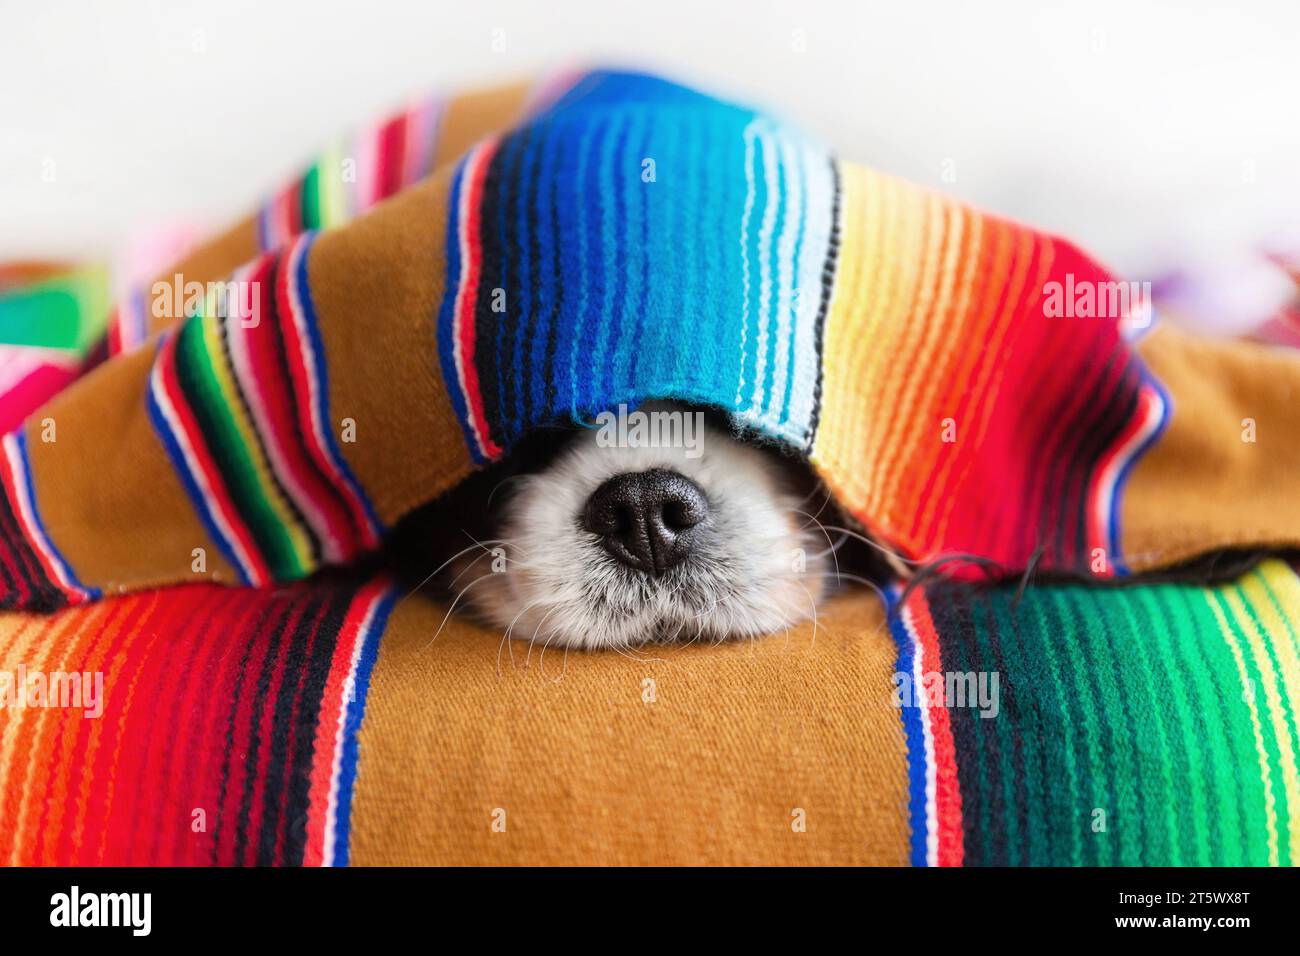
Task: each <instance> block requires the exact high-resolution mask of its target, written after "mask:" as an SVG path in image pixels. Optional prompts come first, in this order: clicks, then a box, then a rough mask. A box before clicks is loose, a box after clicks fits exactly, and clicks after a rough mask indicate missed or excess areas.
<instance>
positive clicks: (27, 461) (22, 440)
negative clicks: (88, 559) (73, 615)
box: [14, 428, 101, 601]
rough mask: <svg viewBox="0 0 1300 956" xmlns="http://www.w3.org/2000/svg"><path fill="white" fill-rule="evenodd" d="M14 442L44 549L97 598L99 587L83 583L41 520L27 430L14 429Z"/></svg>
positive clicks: (70, 578)
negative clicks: (28, 450) (28, 449)
mask: <svg viewBox="0 0 1300 956" xmlns="http://www.w3.org/2000/svg"><path fill="white" fill-rule="evenodd" d="M14 443H15V444H16V445H17V446H18V465H19V467H20V468H22V470H23V485H24V487H25V488H26V489H27V495H26V498H27V510H28V511H29V512H31V516H32V523H33V524H35V525H36V530H37V531H39V532H40V535H41V540H42V541H43V542H44V548H43V550H45V551H46V553H47V554H48V555H49V557H50V559H51V560H52V561H54V562H55V563H56V564H58V566H59V568H60V569H61V570H62V571H63V574H64V576H65V577H66V578H67V579H68V581H69V582H71V586H72V587H74V588H76V589H78V590H80V591H82V592H84V593H85V595H86V596H87V597H88V598H90V599H91V600H92V601H93V600H97V599H98V598H99V597H100V596H101V594H100V590H99V588H90V587H86V585H84V584H82V583H81V581H80V580H78V578H77V576H76V575H75V574H73V572H72V566H71V565H70V564H68V562H67V559H66V558H64V557H63V552H61V551H60V550H59V549H58V547H57V546H56V545H55V544H54V539H53V538H51V537H50V533H49V532H48V531H47V530H46V529H45V522H43V521H41V509H40V507H39V506H38V505H37V503H36V483H35V482H34V481H32V462H31V458H30V457H29V456H28V453H27V432H26V431H25V430H24V429H22V428H18V429H16V430H15V431H14ZM50 583H51V584H53V585H54V586H55V587H60V585H59V583H58V582H57V581H51V582H50Z"/></svg>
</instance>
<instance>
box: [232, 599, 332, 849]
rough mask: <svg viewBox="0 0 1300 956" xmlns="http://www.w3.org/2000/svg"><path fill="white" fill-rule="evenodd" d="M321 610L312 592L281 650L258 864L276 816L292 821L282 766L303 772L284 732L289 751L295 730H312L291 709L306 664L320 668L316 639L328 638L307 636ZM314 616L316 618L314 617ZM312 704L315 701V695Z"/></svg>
mask: <svg viewBox="0 0 1300 956" xmlns="http://www.w3.org/2000/svg"><path fill="white" fill-rule="evenodd" d="M324 610H327V599H326V597H325V596H324V595H319V596H316V595H314V596H313V597H311V598H309V599H308V600H307V601H306V602H305V604H304V606H303V612H302V616H301V617H299V618H298V624H297V626H296V627H295V628H294V630H293V633H292V634H291V635H290V636H289V646H288V650H287V652H286V653H285V654H284V679H283V680H282V681H281V682H280V687H279V690H278V691H277V692H276V695H275V703H274V705H273V707H272V711H271V726H272V735H271V740H270V757H269V759H268V760H267V767H266V774H265V776H264V780H265V783H264V785H263V787H262V820H261V825H260V826H259V827H258V838H257V857H256V859H257V865H258V866H273V865H274V864H275V845H276V843H277V842H278V841H279V836H280V828H281V821H282V820H283V821H284V822H285V824H286V825H287V826H288V827H290V828H294V827H295V820H294V814H293V812H292V808H290V807H288V806H287V803H288V801H287V797H288V793H287V790H288V786H287V784H288V783H289V782H288V781H286V780H285V769H286V767H288V768H290V772H297V773H299V774H301V773H303V769H302V766H301V765H300V764H299V763H298V762H297V761H295V760H292V759H291V755H290V753H289V738H290V736H294V737H295V739H294V742H293V743H294V747H295V754H300V753H301V750H300V749H299V744H300V741H298V740H297V739H296V735H297V734H299V733H308V734H311V735H313V736H314V733H315V726H316V725H315V721H312V723H311V725H310V727H308V728H303V726H302V723H301V715H299V718H298V720H297V721H295V720H294V712H295V709H296V707H297V705H298V702H299V700H300V699H301V695H300V693H299V684H300V683H303V682H305V680H306V677H307V673H308V671H309V670H312V669H317V670H318V669H319V668H320V666H321V662H320V660H319V659H318V658H317V654H318V652H319V648H320V645H322V644H325V643H329V640H328V638H326V639H324V640H321V639H319V637H318V639H317V640H316V641H314V642H313V640H312V636H313V635H318V636H319V635H320V633H321V631H322V624H323V623H324V622H323V613H322V612H323V611H324ZM318 618H322V620H321V621H320V622H319V623H318V620H317V619H318ZM309 649H310V652H311V653H310V654H309ZM309 656H310V661H309ZM328 661H329V658H328V657H326V665H327V666H328ZM322 686H323V685H322ZM308 699H309V700H310V699H311V698H310V697H308ZM317 704H318V705H319V698H318V699H317ZM291 725H293V726H291ZM309 754H310V752H309ZM310 773H311V762H310V755H309V757H308V765H307V770H306V774H307V775H308V776H310ZM250 793H251V791H250ZM302 831H303V835H304V837H305V834H306V820H305V819H304V820H303V821H302Z"/></svg>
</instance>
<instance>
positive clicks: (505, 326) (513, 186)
mask: <svg viewBox="0 0 1300 956" xmlns="http://www.w3.org/2000/svg"><path fill="white" fill-rule="evenodd" d="M531 138H532V131H531V129H530V128H529V127H527V126H525V127H524V128H523V129H522V130H520V131H519V132H518V133H515V134H514V135H512V136H511V137H510V153H511V158H512V159H513V169H512V170H511V172H510V173H508V174H506V182H505V188H504V190H503V192H504V195H503V196H502V200H501V205H502V207H503V209H504V216H505V229H504V230H503V231H502V233H501V247H502V249H503V251H504V249H505V248H506V246H507V243H509V248H510V249H511V250H512V251H513V253H514V256H513V262H514V268H513V269H509V270H507V271H506V274H505V275H504V276H503V277H502V285H501V287H502V288H503V289H505V290H506V311H505V312H504V313H499V315H500V316H501V323H500V328H499V332H498V338H497V349H498V359H497V368H498V369H509V370H510V372H509V374H506V375H503V376H502V383H501V384H502V386H503V396H502V398H503V402H504V405H503V407H502V409H501V421H502V439H503V442H511V443H513V441H514V439H517V438H518V437H519V431H520V430H521V428H522V425H523V423H522V422H517V421H515V419H514V411H515V402H516V401H517V400H518V391H519V387H520V382H519V366H518V364H516V362H515V360H514V349H515V344H516V343H517V342H518V341H519V337H520V336H522V335H523V334H524V330H523V329H522V328H520V323H521V321H522V319H523V309H522V308H521V305H522V304H523V301H524V296H525V295H527V293H526V292H525V291H524V286H523V278H522V272H523V270H522V269H521V268H519V265H520V261H519V260H520V256H521V254H522V253H523V250H522V249H520V248H519V246H518V243H517V240H518V237H517V236H515V235H514V231H515V230H514V223H515V221H516V220H517V218H518V213H519V205H520V202H521V199H520V195H521V192H522V189H521V182H522V180H523V172H522V171H523V163H524V155H525V153H526V152H527V151H528V149H529V140H530V139H531ZM503 268H504V264H503Z"/></svg>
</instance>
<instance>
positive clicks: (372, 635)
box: [334, 588, 397, 866]
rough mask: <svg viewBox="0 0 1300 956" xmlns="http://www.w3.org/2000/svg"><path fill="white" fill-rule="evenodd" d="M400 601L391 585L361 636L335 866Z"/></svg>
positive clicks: (342, 765)
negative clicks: (380, 662) (378, 670)
mask: <svg viewBox="0 0 1300 956" xmlns="http://www.w3.org/2000/svg"><path fill="white" fill-rule="evenodd" d="M396 602H397V590H396V589H395V588H389V589H388V590H387V591H386V592H384V594H383V596H382V597H380V599H379V603H378V604H377V605H376V606H375V613H374V617H373V619H372V620H371V622H370V629H369V630H368V631H366V633H365V634H363V635H361V640H362V641H363V643H362V645H361V657H360V658H359V659H358V660H357V673H356V677H355V678H354V680H353V685H352V699H351V700H350V701H348V712H347V717H346V718H345V719H344V722H343V740H342V753H341V756H340V758H339V803H338V812H337V815H336V816H335V818H334V865H335V866H347V865H348V855H349V851H350V848H349V847H348V837H349V836H350V834H351V830H352V789H353V786H354V785H355V784H356V780H357V752H358V743H359V742H358V740H357V736H358V734H359V733H360V732H361V722H362V720H364V719H365V716H366V697H367V696H368V694H369V691H370V675H371V673H372V672H373V671H374V669H375V660H376V659H377V658H378V657H379V638H380V637H381V636H382V635H383V633H384V628H385V627H387V625H388V615H389V613H390V612H391V611H392V610H393V605H394V604H395V603H396Z"/></svg>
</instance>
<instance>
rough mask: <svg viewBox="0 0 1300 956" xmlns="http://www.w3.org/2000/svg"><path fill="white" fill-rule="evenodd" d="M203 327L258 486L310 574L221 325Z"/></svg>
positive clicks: (304, 543) (301, 536)
mask: <svg viewBox="0 0 1300 956" xmlns="http://www.w3.org/2000/svg"><path fill="white" fill-rule="evenodd" d="M212 306H213V304H212V303H209V309H211V308H212ZM208 314H209V315H211V314H212V312H211V311H209V312H208ZM201 328H202V330H203V337H204V341H205V344H206V349H207V353H208V356H209V359H210V364H211V366H212V375H213V377H214V378H215V379H216V380H217V384H218V385H219V386H220V387H221V394H222V395H223V396H224V397H225V400H226V407H227V408H228V410H229V413H230V420H231V422H233V423H234V426H235V430H236V431H238V432H239V440H240V442H241V443H242V444H243V446H244V449H245V451H246V453H247V454H248V460H249V461H250V462H252V464H253V472H254V474H256V476H257V483H258V484H259V485H260V486H261V488H262V497H263V498H264V499H265V500H266V501H267V503H268V504H269V505H270V506H271V510H272V511H274V512H275V518H276V520H277V521H278V522H279V523H280V525H281V527H283V528H284V530H285V534H287V535H288V536H289V541H290V542H291V543H292V545H293V551H294V556H295V558H296V559H297V562H298V566H299V567H301V568H304V569H305V570H307V571H310V570H311V569H312V558H311V542H310V540H309V539H308V538H307V534H306V532H305V531H304V530H303V527H302V525H301V524H299V522H298V519H297V518H296V517H295V516H294V514H293V512H292V511H290V510H289V507H288V504H287V502H286V501H285V500H284V497H283V496H282V495H281V494H280V491H279V488H278V487H277V486H276V484H275V480H274V478H273V477H272V475H271V468H270V465H269V463H268V462H267V460H266V457H265V454H264V453H263V451H262V444H261V442H260V441H259V440H258V437H257V432H256V431H255V430H254V428H253V423H252V422H251V421H250V420H249V418H248V416H247V414H245V411H244V403H243V402H242V401H240V400H239V386H238V385H236V384H235V379H234V375H233V374H232V373H231V370H230V366H229V365H228V364H227V361H226V351H225V347H224V346H223V345H222V342H221V323H220V322H219V321H213V320H211V319H205V320H204V321H203V322H202V323H201Z"/></svg>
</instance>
